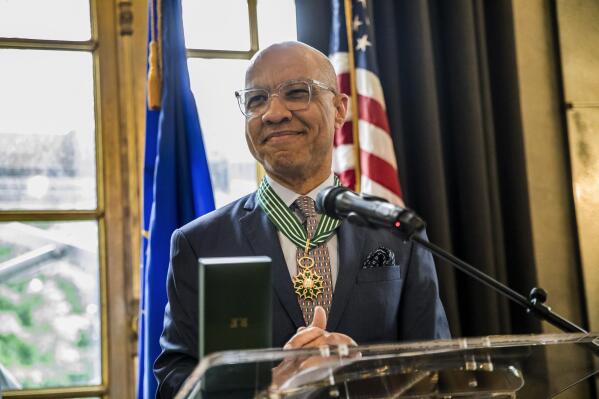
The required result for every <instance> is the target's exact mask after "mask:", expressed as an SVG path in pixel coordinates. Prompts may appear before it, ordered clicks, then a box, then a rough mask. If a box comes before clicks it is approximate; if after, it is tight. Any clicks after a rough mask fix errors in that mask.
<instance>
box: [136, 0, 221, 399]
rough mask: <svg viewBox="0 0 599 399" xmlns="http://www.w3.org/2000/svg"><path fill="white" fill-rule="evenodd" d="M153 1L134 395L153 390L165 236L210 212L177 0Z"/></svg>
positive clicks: (166, 261)
mask: <svg viewBox="0 0 599 399" xmlns="http://www.w3.org/2000/svg"><path fill="white" fill-rule="evenodd" d="M150 3H152V0H150ZM159 4H162V9H161V10H160V12H159V13H153V14H157V15H161V19H162V29H161V31H162V37H161V45H162V57H161V60H162V98H161V108H160V109H159V110H155V111H152V110H149V109H147V110H146V142H145V164H144V183H143V184H144V187H143V189H144V190H143V196H144V198H143V207H144V215H143V217H144V221H143V223H144V225H143V228H144V237H143V247H142V251H143V252H142V269H141V280H142V281H141V303H140V322H139V327H140V329H139V370H138V371H139V374H138V384H137V397H138V398H144V399H149V398H154V395H155V392H156V387H157V384H156V379H155V378H154V374H153V372H152V367H153V364H154V360H155V359H156V357H157V356H158V355H159V354H160V345H159V342H158V341H159V338H160V334H161V333H162V324H163V317H164V307H165V305H166V302H167V298H166V274H167V269H168V264H169V252H170V237H171V234H172V233H173V231H174V230H175V229H176V228H178V227H180V226H182V225H184V224H185V223H187V222H190V221H191V220H193V219H195V218H197V217H198V216H201V215H203V214H205V213H207V212H210V211H211V210H213V209H214V197H213V194H212V185H211V183H210V174H209V171H208V163H207V161H206V154H205V151H204V143H203V141H202V132H201V130H200V122H199V117H198V113H197V109H196V104H195V100H194V98H193V94H192V92H191V88H190V84H189V72H188V70H187V58H186V51H185V40H184V36H183V19H182V11H181V0H170V1H162V2H159ZM152 16H153V17H156V15H152Z"/></svg>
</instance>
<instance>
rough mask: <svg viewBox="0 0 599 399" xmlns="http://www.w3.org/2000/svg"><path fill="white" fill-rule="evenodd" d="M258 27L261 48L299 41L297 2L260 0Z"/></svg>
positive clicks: (289, 0)
mask: <svg viewBox="0 0 599 399" xmlns="http://www.w3.org/2000/svg"><path fill="white" fill-rule="evenodd" d="M258 27H259V29H258V31H259V34H260V36H259V38H260V40H259V42H260V48H265V47H268V46H270V45H271V44H273V43H277V42H283V41H287V40H297V25H296V19H295V2H294V1H293V0H259V1H258Z"/></svg>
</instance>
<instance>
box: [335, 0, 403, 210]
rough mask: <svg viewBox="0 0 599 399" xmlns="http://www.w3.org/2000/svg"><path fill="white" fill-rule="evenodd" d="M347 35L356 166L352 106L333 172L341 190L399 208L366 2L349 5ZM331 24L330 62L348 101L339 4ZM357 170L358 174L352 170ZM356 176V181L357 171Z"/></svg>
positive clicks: (345, 47)
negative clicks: (355, 118)
mask: <svg viewBox="0 0 599 399" xmlns="http://www.w3.org/2000/svg"><path fill="white" fill-rule="evenodd" d="M351 3H352V20H351V29H352V36H353V43H352V46H353V53H354V66H355V74H353V75H354V76H355V86H354V87H355V88H356V91H357V106H358V137H359V140H358V143H359V147H360V152H359V154H360V155H359V158H360V159H359V163H358V162H356V161H357V160H356V155H357V154H356V153H357V151H356V150H355V147H354V146H355V144H356V143H354V134H353V122H352V114H353V112H354V110H353V109H352V106H351V101H350V106H349V109H348V115H347V117H346V120H345V123H344V124H343V126H342V127H341V128H340V129H338V130H337V131H336V132H335V150H334V153H333V171H334V172H335V173H336V174H337V176H339V178H340V179H341V182H342V183H343V185H344V186H346V187H349V188H352V189H354V190H355V189H356V188H357V187H359V188H360V191H361V192H363V193H367V194H371V195H376V196H378V197H382V198H385V199H387V200H389V201H391V202H393V203H396V204H400V205H403V201H402V199H401V197H402V193H401V187H400V185H399V177H398V174H397V161H396V159H395V152H394V149H393V140H392V138H391V130H390V128H389V121H388V119H387V109H386V106H385V98H384V96H383V88H382V86H381V82H380V80H379V77H378V66H377V62H376V50H375V46H374V45H375V40H374V28H373V25H372V12H371V9H370V8H369V4H368V0H352V1H351ZM332 6H333V7H332V10H333V15H332V16H333V22H332V29H331V41H330V51H329V53H330V55H329V58H330V60H331V62H332V63H333V66H334V67H335V72H336V73H337V82H338V84H339V88H340V89H341V91H342V92H343V93H345V94H347V95H348V96H350V97H351V90H352V84H351V80H350V79H351V75H352V74H351V73H350V57H349V53H348V40H347V30H346V23H345V21H346V19H345V8H344V1H343V0H332ZM356 166H357V167H358V168H356ZM357 169H358V170H359V171H360V173H359V174H360V176H356V175H357V173H356V170H357Z"/></svg>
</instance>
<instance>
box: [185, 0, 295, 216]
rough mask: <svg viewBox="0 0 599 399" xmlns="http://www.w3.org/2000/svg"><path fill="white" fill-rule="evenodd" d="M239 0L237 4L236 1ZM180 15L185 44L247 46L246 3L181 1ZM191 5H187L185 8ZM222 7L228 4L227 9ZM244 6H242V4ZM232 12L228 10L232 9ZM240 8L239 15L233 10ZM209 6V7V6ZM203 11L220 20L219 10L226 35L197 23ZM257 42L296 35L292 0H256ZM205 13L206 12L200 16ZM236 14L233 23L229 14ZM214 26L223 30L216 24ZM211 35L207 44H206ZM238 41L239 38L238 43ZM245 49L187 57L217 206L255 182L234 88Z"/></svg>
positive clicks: (242, 74) (239, 85) (244, 62)
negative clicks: (230, 54) (227, 55)
mask: <svg viewBox="0 0 599 399" xmlns="http://www.w3.org/2000/svg"><path fill="white" fill-rule="evenodd" d="M242 3H243V5H241V4H242ZM183 5H184V8H183V11H184V12H183V19H184V21H185V37H186V43H187V46H188V48H202V49H217V50H232V49H235V50H247V49H248V48H249V28H248V25H247V21H248V15H247V12H248V11H247V2H246V1H245V0H238V1H236V2H233V1H228V2H222V3H221V2H198V1H193V0H187V1H185V0H184V1H183ZM191 7H193V8H191ZM227 7H228V8H227ZM244 7H245V8H244ZM233 9H234V11H231V10H233ZM241 9H243V10H244V11H243V16H233V17H231V16H229V14H232V15H237V13H238V12H239V10H241ZM210 10H212V11H210ZM202 12H204V13H205V15H206V16H210V19H214V21H213V22H211V23H212V24H214V25H221V24H222V21H219V20H218V17H216V18H215V15H217V16H218V15H223V18H224V20H226V21H227V22H225V24H226V27H227V32H228V33H227V34H226V35H222V36H226V37H220V38H214V37H212V36H219V35H218V34H217V33H216V32H218V30H216V31H215V34H212V33H211V32H212V28H211V27H210V26H211V25H210V24H202V23H199V22H198V21H199V20H198V18H199V16H200V14H201V13H202ZM257 15H258V26H257V27H256V28H257V30H258V41H259V44H260V47H266V46H268V45H270V44H272V43H275V42H280V41H285V40H296V38H297V30H296V23H295V2H294V1H293V0H259V1H258V2H257ZM205 18H207V17H205ZM227 18H238V21H239V22H238V23H231V20H230V19H227ZM217 29H223V28H222V26H221V27H218V28H217ZM242 39H243V43H242V44H243V46H242V45H241V44H239V45H238V46H237V47H236V46H233V45H230V44H226V43H225V42H222V40H239V41H241V40H242ZM208 40H212V41H211V44H207V41H208ZM240 43H241V42H240ZM251 55H252V54H251V53H250V52H247V54H246V55H245V56H243V55H242V56H239V55H236V57H237V58H239V59H227V58H223V59H210V58H203V57H202V56H201V55H198V56H194V57H193V58H190V59H189V60H188V66H189V75H190V80H191V88H192V91H193V93H194V97H195V100H196V105H197V108H198V113H199V115H200V125H201V126H202V134H203V138H204V144H205V147H206V156H207V158H208V163H209V166H210V175H211V178H212V187H213V190H214V199H215V201H216V206H217V207H220V206H223V205H225V204H227V203H229V202H231V201H233V200H235V199H237V198H239V197H242V196H243V195H245V194H248V193H250V192H252V191H254V190H255V189H256V187H257V179H256V175H257V164H256V161H255V160H254V158H253V157H252V155H251V154H250V152H249V150H248V149H247V144H246V141H245V119H244V117H243V115H242V114H241V112H240V111H239V108H238V106H237V101H236V99H235V96H234V92H235V90H238V89H241V88H243V87H244V79H245V69H246V68H247V66H248V64H249V59H250V58H251Z"/></svg>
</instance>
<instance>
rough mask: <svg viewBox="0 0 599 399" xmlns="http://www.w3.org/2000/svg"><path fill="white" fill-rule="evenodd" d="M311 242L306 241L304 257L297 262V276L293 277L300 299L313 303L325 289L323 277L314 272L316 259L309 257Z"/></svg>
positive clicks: (294, 286)
mask: <svg viewBox="0 0 599 399" xmlns="http://www.w3.org/2000/svg"><path fill="white" fill-rule="evenodd" d="M309 245H310V240H309V239H308V240H307V241H306V248H305V249H304V256H302V257H301V258H299V259H298V260H297V274H296V275H295V276H293V278H292V279H291V281H292V282H293V289H294V290H295V293H296V294H297V296H298V297H300V298H302V299H305V300H307V301H313V300H315V299H316V297H317V296H318V295H319V294H320V293H321V292H322V290H323V289H324V281H323V279H322V276H321V275H320V274H318V273H316V272H315V271H314V270H312V269H313V268H314V258H312V257H310V256H308V247H309Z"/></svg>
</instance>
